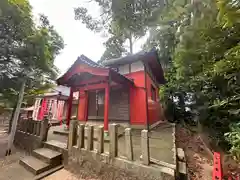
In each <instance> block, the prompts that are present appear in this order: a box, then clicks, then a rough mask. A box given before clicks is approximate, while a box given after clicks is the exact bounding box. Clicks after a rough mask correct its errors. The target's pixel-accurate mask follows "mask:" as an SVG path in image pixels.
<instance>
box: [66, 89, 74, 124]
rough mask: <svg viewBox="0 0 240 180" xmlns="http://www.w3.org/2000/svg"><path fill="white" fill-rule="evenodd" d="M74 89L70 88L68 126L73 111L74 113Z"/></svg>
mask: <svg viewBox="0 0 240 180" xmlns="http://www.w3.org/2000/svg"><path fill="white" fill-rule="evenodd" d="M72 101H73V89H72V88H70V95H69V98H68V111H67V126H68V127H69V124H70V119H71V113H72Z"/></svg>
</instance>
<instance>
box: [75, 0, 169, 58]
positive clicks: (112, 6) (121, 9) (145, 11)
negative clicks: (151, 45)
mask: <svg viewBox="0 0 240 180" xmlns="http://www.w3.org/2000/svg"><path fill="white" fill-rule="evenodd" d="M95 2H96V3H98V5H99V7H100V9H101V11H102V14H101V16H100V18H99V19H94V18H93V17H92V16H91V15H90V14H88V11H87V9H86V8H84V7H79V8H76V9H75V19H77V20H81V21H82V23H84V24H86V27H87V28H89V29H90V30H93V31H96V32H99V31H102V30H105V31H107V32H108V33H109V36H110V37H109V39H108V41H107V42H106V44H105V45H106V52H105V53H104V55H103V57H102V59H109V58H111V57H119V56H121V55H122V53H123V52H125V50H123V49H126V50H127V52H129V53H133V44H134V41H135V40H137V39H138V38H140V37H142V36H144V35H145V33H146V31H147V29H148V25H150V24H151V20H152V19H153V15H154V13H155V11H156V7H157V6H158V7H160V6H161V7H163V6H164V5H165V3H164V2H165V1H164V0H151V1H141V0H131V1H118V0H108V1H105V0H104V1H102V0H100V1H99V0H96V1H95ZM158 10H159V8H158ZM116 39H117V40H118V42H119V40H120V41H121V43H118V44H116V43H113V40H116ZM109 42H110V43H109ZM115 42H116V41H115ZM122 42H123V43H122ZM126 44H127V45H126ZM126 46H128V47H127V48H126ZM124 47H125V48H124ZM116 49H118V50H117V51H116ZM119 50H123V51H119ZM119 52H120V53H119ZM108 55H109V56H108Z"/></svg>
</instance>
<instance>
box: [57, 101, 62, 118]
mask: <svg viewBox="0 0 240 180" xmlns="http://www.w3.org/2000/svg"><path fill="white" fill-rule="evenodd" d="M63 112H64V101H58V108H57V114H58V116H57V117H58V120H59V121H61V122H62V119H63Z"/></svg>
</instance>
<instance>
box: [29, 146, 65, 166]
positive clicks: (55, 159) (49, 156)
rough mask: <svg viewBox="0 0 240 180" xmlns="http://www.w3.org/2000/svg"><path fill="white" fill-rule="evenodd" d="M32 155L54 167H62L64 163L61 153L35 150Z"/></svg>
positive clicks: (43, 149) (41, 149)
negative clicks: (62, 162)
mask: <svg viewBox="0 0 240 180" xmlns="http://www.w3.org/2000/svg"><path fill="white" fill-rule="evenodd" d="M32 154H33V156H35V157H36V158H38V159H40V160H42V161H44V162H46V163H48V164H51V165H54V166H57V165H60V164H61V161H62V160H61V159H62V157H61V156H62V154H61V153H60V152H57V151H54V150H51V149H48V148H40V149H35V150H34V151H33V153H32Z"/></svg>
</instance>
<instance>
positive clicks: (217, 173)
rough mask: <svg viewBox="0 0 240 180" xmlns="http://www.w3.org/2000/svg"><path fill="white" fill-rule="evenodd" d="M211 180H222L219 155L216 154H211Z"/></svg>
mask: <svg viewBox="0 0 240 180" xmlns="http://www.w3.org/2000/svg"><path fill="white" fill-rule="evenodd" d="M212 179H213V180H222V165H221V155H220V153H218V152H214V154H213V176H212Z"/></svg>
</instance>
